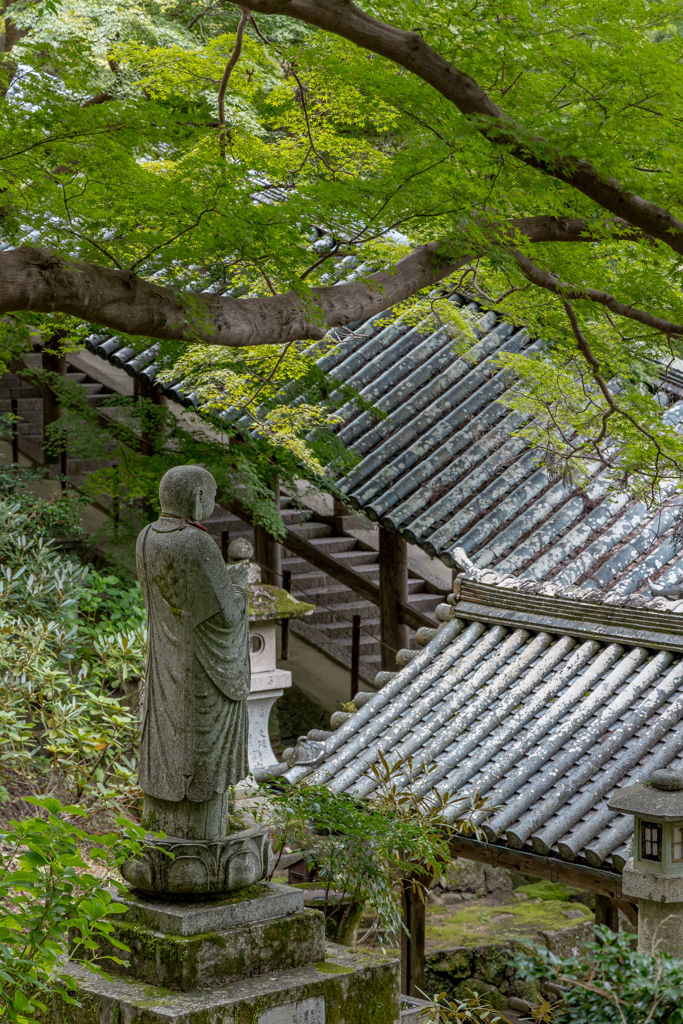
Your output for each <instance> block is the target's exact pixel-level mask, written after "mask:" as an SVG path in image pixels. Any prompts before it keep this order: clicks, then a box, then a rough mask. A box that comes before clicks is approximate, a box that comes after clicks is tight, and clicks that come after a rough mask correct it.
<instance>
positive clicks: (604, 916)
mask: <svg viewBox="0 0 683 1024" xmlns="http://www.w3.org/2000/svg"><path fill="white" fill-rule="evenodd" d="M595 923H596V924H606V925H607V927H608V928H609V929H611V931H613V932H618V931H619V904H618V902H617V901H616V900H613V899H611V898H610V897H609V896H604V895H603V894H602V893H597V894H596V896H595Z"/></svg>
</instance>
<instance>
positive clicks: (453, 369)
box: [87, 294, 683, 594]
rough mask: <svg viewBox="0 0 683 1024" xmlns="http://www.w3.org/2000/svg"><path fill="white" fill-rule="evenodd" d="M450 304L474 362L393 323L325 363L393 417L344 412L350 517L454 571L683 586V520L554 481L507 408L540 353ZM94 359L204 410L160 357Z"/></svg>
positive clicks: (105, 349)
mask: <svg viewBox="0 0 683 1024" xmlns="http://www.w3.org/2000/svg"><path fill="white" fill-rule="evenodd" d="M450 301H451V302H453V304H454V305H455V306H457V307H459V313H460V315H466V316H467V317H468V318H470V320H471V322H472V324H473V329H474V332H475V334H476V335H477V342H476V344H474V345H472V346H471V347H469V348H468V349H467V350H465V351H463V350H462V346H456V345H454V342H453V340H452V339H451V337H450V336H449V334H448V332H447V331H446V330H445V329H440V330H436V331H434V330H431V328H429V327H427V326H426V324H424V323H423V324H418V325H414V324H411V322H410V321H408V320H402V319H401V318H400V317H396V316H395V315H394V314H392V313H391V311H385V312H384V313H381V314H379V315H377V316H375V317H372V318H371V319H369V320H368V321H366V322H365V323H362V324H352V325H350V327H349V328H347V329H343V330H335V331H334V332H333V337H334V338H336V339H337V344H336V345H335V346H334V347H333V348H332V349H331V350H329V351H326V352H325V354H324V355H322V356H321V357H320V358H319V360H318V363H319V365H320V367H321V368H323V369H325V370H326V371H328V372H329V373H330V374H331V375H332V376H334V377H336V378H337V379H338V380H339V381H343V382H344V383H345V384H348V385H351V386H352V387H353V388H355V389H356V390H357V391H358V392H359V393H360V395H361V396H362V398H363V399H365V400H366V401H367V402H371V403H372V404H373V405H374V406H376V408H377V409H378V410H379V411H380V412H381V413H383V414H384V415H385V418H384V419H379V418H378V417H377V416H376V415H374V414H373V413H371V412H369V411H359V409H358V406H357V405H355V404H353V403H351V402H349V403H347V404H345V405H344V406H343V407H342V408H341V410H340V415H341V417H342V422H341V424H340V426H339V428H338V433H339V437H340V439H341V440H342V441H343V442H344V443H345V444H346V445H347V446H348V447H349V448H350V449H351V450H352V451H353V452H355V453H356V454H357V455H358V456H359V457H360V461H359V462H358V464H357V465H356V466H355V467H354V469H353V470H352V472H350V473H349V474H348V475H347V476H345V477H344V478H342V479H341V480H339V481H337V482H338V484H339V487H340V489H341V490H342V492H343V493H344V494H346V495H347V496H348V503H349V504H350V505H351V506H353V507H354V508H356V509H359V510H360V511H362V512H363V513H364V514H365V515H367V516H369V517H370V518H371V519H373V520H378V521H379V522H380V524H381V525H382V526H383V527H384V528H385V529H387V530H390V531H397V532H398V533H400V534H401V536H403V537H404V538H405V539H406V540H407V541H408V543H410V544H416V545H418V546H419V547H421V548H422V549H423V550H424V551H425V552H427V554H429V555H430V556H435V557H437V558H439V559H440V560H441V561H443V562H444V563H445V564H446V565H448V566H450V567H453V568H455V567H456V558H455V554H454V552H455V549H456V548H458V547H460V548H463V549H464V550H465V551H466V552H467V553H468V555H469V556H470V558H471V559H472V560H473V561H474V563H475V564H476V565H478V566H479V567H481V568H483V567H485V566H488V565H495V566H496V568H497V569H499V570H501V571H503V572H508V573H516V574H519V575H522V576H525V577H528V578H530V579H538V580H552V581H553V582H555V583H559V584H570V583H571V584H576V585H578V586H581V587H593V588H598V589H601V590H612V591H614V592H615V593H618V594H630V593H633V592H634V591H637V590H639V589H642V588H643V587H644V585H645V580H646V579H649V580H654V581H658V582H659V583H660V584H662V585H665V586H669V585H672V584H678V583H682V584H683V552H681V548H682V547H683V541H681V539H680V538H679V537H677V535H676V528H675V527H676V522H677V517H678V509H677V508H675V507H674V508H668V509H667V510H666V511H652V510H648V509H647V508H646V506H645V505H644V503H643V502H641V501H638V500H637V499H635V498H632V497H630V496H629V495H627V494H624V493H618V492H615V491H614V489H611V490H609V488H608V480H607V471H605V470H604V468H602V469H601V468H600V467H599V466H598V465H597V464H596V466H595V470H594V473H593V476H592V478H591V480H590V483H589V484H588V486H587V487H586V488H585V490H582V491H580V490H577V489H576V488H571V487H567V486H565V485H564V484H563V483H562V482H558V481H553V480H552V479H551V477H550V475H549V474H548V471H547V469H546V468H545V466H541V465H539V464H538V455H537V453H535V452H533V451H531V450H530V449H529V447H528V446H527V444H526V443H525V442H524V441H523V440H522V439H520V438H516V437H513V436H512V435H513V434H514V432H515V431H516V430H517V429H518V428H519V427H520V426H521V425H522V422H523V417H522V415H521V414H520V413H518V412H513V411H511V410H510V409H509V408H507V407H506V405H505V404H504V396H505V394H506V392H507V391H508V390H509V387H510V383H511V376H510V372H509V371H507V370H503V369H501V367H500V365H499V363H498V356H499V355H500V354H501V353H503V352H524V353H530V352H532V351H536V350H538V349H539V348H540V346H541V342H540V341H539V340H534V339H531V338H530V337H529V335H528V333H527V331H525V330H523V329H518V328H516V327H515V326H514V324H512V323H510V322H509V321H506V320H503V319H501V318H499V316H498V315H497V314H496V312H495V311H492V310H489V311H488V312H482V311H481V309H480V308H479V306H478V305H477V303H475V302H473V301H470V300H469V299H468V298H467V297H465V296H462V295H457V294H456V295H453V296H451V297H450ZM328 342H329V336H328V338H326V339H325V340H324V344H325V345H327V343H328ZM317 344H318V343H316V345H314V346H312V347H311V348H310V349H309V354H315V352H316V351H318V348H317ZM87 345H88V348H89V349H90V350H91V351H93V352H95V353H96V354H97V355H99V356H101V357H103V358H105V359H108V360H109V361H110V362H112V363H113V364H114V365H116V366H119V367H122V368H123V369H124V370H125V371H126V373H128V374H130V375H131V376H134V377H138V378H139V379H140V380H141V381H142V382H143V383H145V384H148V385H150V386H155V387H156V388H157V389H158V390H161V391H163V393H164V394H166V395H167V396H168V397H169V398H171V399H173V400H174V401H177V402H181V403H183V404H185V405H188V406H194V407H198V405H199V401H198V399H197V396H196V395H193V394H190V393H188V389H187V388H185V387H184V384H183V382H182V381H180V382H177V383H175V384H167V385H161V384H160V383H159V382H158V380H157V378H156V364H155V360H156V358H157V355H158V345H154V346H152V347H151V348H149V349H148V350H147V351H145V352H143V353H141V354H136V353H135V351H134V350H133V349H132V348H130V347H126V346H125V345H122V344H121V342H120V340H118V339H116V338H111V337H107V336H104V335H93V336H92V337H91V338H89V339H88V341H87ZM327 347H328V348H329V345H328V346H327ZM682 370H683V363H679V362H678V361H674V364H673V365H672V366H671V367H669V368H668V370H667V375H666V376H667V381H666V383H665V384H664V386H663V391H662V392H661V395H662V399H663V401H665V402H666V401H671V402H672V404H671V405H670V406H669V407H668V409H667V411H666V416H667V418H668V419H669V421H670V422H671V423H673V424H675V425H677V426H678V425H681V429H683V401H679V398H680V397H681V396H683V372H682Z"/></svg>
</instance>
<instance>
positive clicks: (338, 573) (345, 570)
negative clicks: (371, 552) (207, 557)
mask: <svg viewBox="0 0 683 1024" xmlns="http://www.w3.org/2000/svg"><path fill="white" fill-rule="evenodd" d="M218 500H219V501H220V503H221V505H222V506H223V507H224V508H227V509H228V510H229V511H230V512H232V513H233V514H234V515H236V516H239V518H240V519H241V520H243V522H245V523H251V522H252V518H251V513H250V512H249V511H248V510H247V509H246V508H245V507H244V505H243V504H242V503H241V502H240V501H238V500H237V499H236V498H234V497H231V496H228V495H227V494H223V493H220V492H219V496H218ZM380 532H382V531H380ZM283 545H284V547H286V548H287V550H288V551H291V552H292V554H293V555H300V556H301V558H305V559H306V561H307V562H310V563H311V565H314V566H315V567H316V569H322V571H323V572H326V573H327V575H328V576H331V577H332V579H333V580H339V582H340V583H343V584H344V586H345V587H349V589H350V590H353V591H355V593H356V594H358V596H359V597H362V598H363V600H365V601H371V602H372V604H375V605H377V607H378V608H379V606H380V603H381V602H380V598H379V587H378V586H377V584H376V583H373V582H372V581H371V580H369V579H368V578H367V577H366V575H365V574H364V573H361V572H356V570H355V569H352V568H351V566H350V565H344V564H343V563H342V562H337V561H336V559H334V558H333V557H332V556H331V555H327V554H325V552H324V551H321V550H320V548H317V547H316V546H315V545H314V544H311V542H310V541H308V540H305V539H304V538H303V537H302V536H301V534H299V533H294V531H293V530H287V532H286V535H285V539H284V541H283ZM400 614H401V622H404V623H405V624H406V625H407V626H410V628H411V629H419V628H420V626H425V627H426V628H427V629H433V628H434V620H433V619H431V618H429V616H427V615H424V614H423V613H422V612H418V611H417V610H416V609H413V608H411V607H410V606H409V605H407V604H402V605H401V607H400ZM392 667H393V666H392Z"/></svg>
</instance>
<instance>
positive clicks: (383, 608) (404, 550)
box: [379, 528, 408, 671]
mask: <svg viewBox="0 0 683 1024" xmlns="http://www.w3.org/2000/svg"><path fill="white" fill-rule="evenodd" d="M379 602H380V603H379V619H380V639H381V641H382V669H384V670H388V671H391V670H393V669H395V668H396V652H397V651H400V650H401V648H404V647H407V646H408V627H407V626H406V625H404V624H403V623H402V622H401V619H400V607H401V605H402V604H408V545H407V544H406V542H405V541H404V540H403V537H400V536H399V535H398V534H397V533H389V531H388V530H383V529H381V528H380V531H379Z"/></svg>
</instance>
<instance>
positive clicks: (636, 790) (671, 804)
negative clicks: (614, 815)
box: [609, 769, 683, 822]
mask: <svg viewBox="0 0 683 1024" xmlns="http://www.w3.org/2000/svg"><path fill="white" fill-rule="evenodd" d="M665 787H666V788H665ZM609 807H610V810H612V811H621V812H622V813H625V814H633V815H638V817H639V818H651V819H653V820H654V821H661V822H664V821H681V819H682V818H683V773H681V772H679V771H673V770H671V769H660V770H659V771H656V772H653V773H652V778H651V779H650V781H649V782H645V783H641V782H639V783H636V785H635V786H624V787H622V788H621V789H618V790H617V791H616V792H615V794H614V796H613V797H612V798H611V800H610V802H609Z"/></svg>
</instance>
